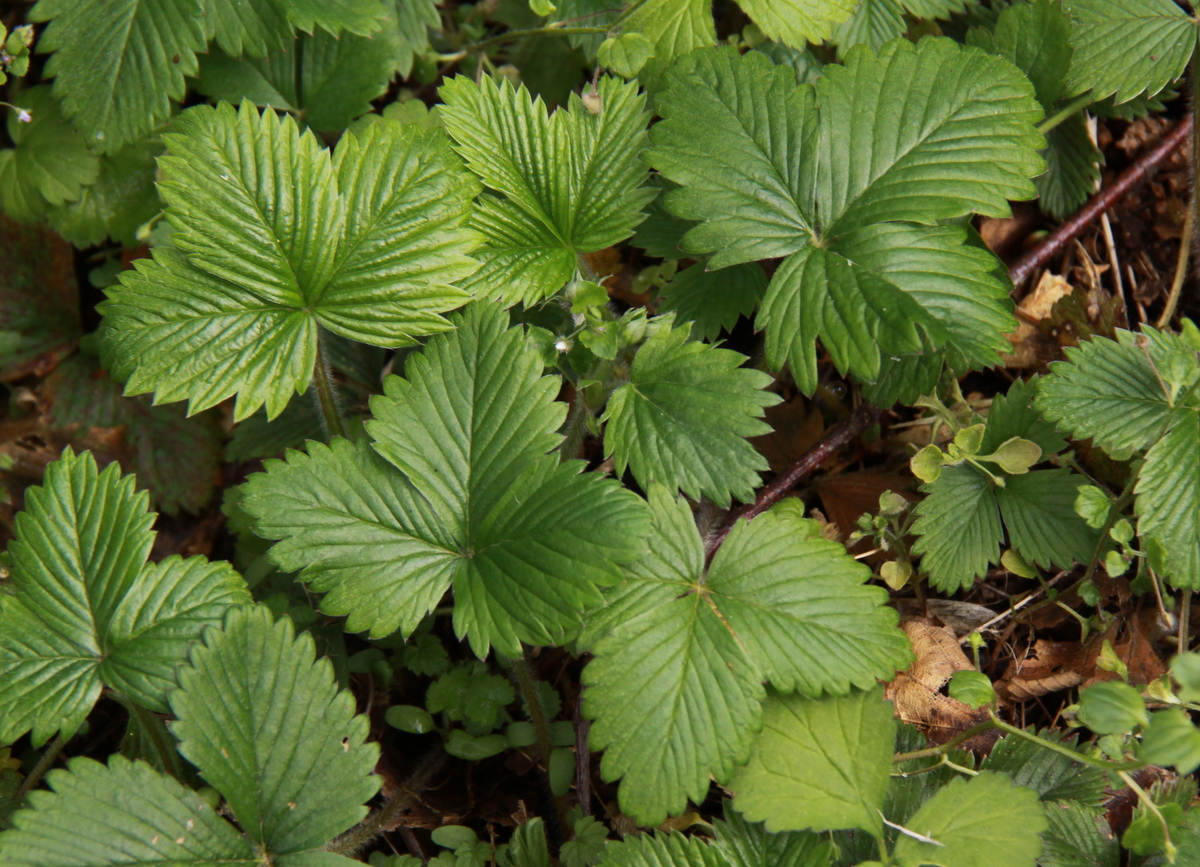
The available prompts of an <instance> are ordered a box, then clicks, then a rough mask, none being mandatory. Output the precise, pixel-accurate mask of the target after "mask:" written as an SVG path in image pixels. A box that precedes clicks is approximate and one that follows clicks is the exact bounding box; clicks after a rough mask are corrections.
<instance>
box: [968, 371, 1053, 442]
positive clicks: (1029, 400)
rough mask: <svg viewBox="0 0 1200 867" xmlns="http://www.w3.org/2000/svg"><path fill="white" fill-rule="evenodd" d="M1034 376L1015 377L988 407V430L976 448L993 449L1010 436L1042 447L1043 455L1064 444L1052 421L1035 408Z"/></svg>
mask: <svg viewBox="0 0 1200 867" xmlns="http://www.w3.org/2000/svg"><path fill="white" fill-rule="evenodd" d="M1037 382H1038V379H1037V377H1034V378H1033V379H1031V380H1029V381H1028V382H1025V381H1023V380H1020V379H1018V380H1017V381H1016V382H1014V383H1013V384H1012V385H1011V386H1009V388H1008V393H1007V394H998V395H996V397H995V398H994V399H993V400H992V406H991V409H989V410H988V417H987V430H986V432H985V434H984V437H983V442H982V443H980V445H979V449H980V451H981V452H983V453H984V454H987V453H990V452H993V451H995V450H996V449H997V448H999V447H1000V445H1001V444H1002V443H1004V442H1005V441H1006V440H1010V439H1012V438H1013V437H1020V438H1021V439H1026V440H1029V441H1030V442H1033V443H1036V444H1037V445H1038V446H1040V447H1041V450H1042V456H1043V458H1049V457H1050V456H1051V455H1056V454H1058V453H1059V452H1061V451H1062V450H1063V449H1065V448H1066V447H1067V441H1066V440H1064V439H1063V438H1062V437H1061V436H1060V435H1059V434H1058V432H1057V431H1055V429H1054V424H1053V423H1052V422H1048V421H1046V420H1045V419H1043V418H1042V417H1041V415H1040V414H1039V413H1038V411H1037V410H1036V409H1035V408H1034V405H1033V401H1034V398H1035V397H1036V395H1037V387H1036V384H1037Z"/></svg>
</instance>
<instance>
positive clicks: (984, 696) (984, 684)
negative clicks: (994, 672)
mask: <svg viewBox="0 0 1200 867" xmlns="http://www.w3.org/2000/svg"><path fill="white" fill-rule="evenodd" d="M950 697H951V698H953V699H956V700H958V701H961V702H962V703H963V704H965V705H967V706H968V707H971V708H977V707H982V706H983V705H985V704H991V703H992V702H994V701H995V700H996V690H995V688H994V687H993V686H992V681H991V678H989V677H988V676H987V675H986V674H984V673H983V672H982V671H975V670H973V669H970V668H968V669H964V670H962V671H956V672H954V674H953V675H951V676H950Z"/></svg>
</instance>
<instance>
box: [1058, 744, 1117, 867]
mask: <svg viewBox="0 0 1200 867" xmlns="http://www.w3.org/2000/svg"><path fill="white" fill-rule="evenodd" d="M1043 752H1046V751H1045V750H1043ZM1046 819H1047V821H1048V822H1049V824H1050V828H1049V829H1048V830H1047V831H1046V832H1045V833H1044V834H1042V844H1043V846H1044V849H1043V851H1042V855H1041V857H1040V858H1039V859H1038V864H1040V865H1042V867H1117V865H1119V864H1120V863H1121V847H1120V845H1119V844H1118V843H1117V839H1116V837H1114V836H1113V833H1112V828H1110V827H1109V824H1108V822H1107V820H1106V819H1105V818H1104V811H1102V810H1098V809H1096V808H1094V807H1085V806H1083V805H1082V804H1079V803H1075V802H1072V801H1060V802H1058V803H1057V804H1053V805H1051V806H1049V807H1047V808H1046Z"/></svg>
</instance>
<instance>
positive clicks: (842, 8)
mask: <svg viewBox="0 0 1200 867" xmlns="http://www.w3.org/2000/svg"><path fill="white" fill-rule="evenodd" d="M741 5H742V7H743V8H744V9H745V10H746V13H747V14H748V15H749V16H750V17H751V18H753V19H754V23H755V24H757V25H758V26H759V29H761V30H762V32H763V33H765V34H766V35H767V36H768V37H770V38H771V39H774V40H775V41H776V42H783V43H785V44H787V45H791V46H793V47H795V48H804V47H805V45H806V43H807V42H815V43H820V42H823V41H825V40H826V39H828V38H829V37H830V35H831V34H832V33H833V27H834V25H835V24H840V23H841V22H843V21H845V20H846V19H847V18H849V17H850V13H851V12H853V11H854V0H743V2H742V4H741Z"/></svg>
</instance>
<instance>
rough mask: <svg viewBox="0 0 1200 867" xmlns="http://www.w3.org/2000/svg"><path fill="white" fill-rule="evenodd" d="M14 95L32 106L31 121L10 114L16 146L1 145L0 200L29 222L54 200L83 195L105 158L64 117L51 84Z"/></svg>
mask: <svg viewBox="0 0 1200 867" xmlns="http://www.w3.org/2000/svg"><path fill="white" fill-rule="evenodd" d="M14 99H16V100H17V101H18V102H19V103H20V107H21V108H23V109H25V110H26V111H28V112H29V114H30V116H31V118H32V119H31V120H30V121H29V123H21V121H20V120H18V117H19V115H18V113H17V112H15V111H12V110H11V109H10V110H8V111H7V114H8V136H9V138H10V139H12V142H13V147H11V148H7V149H4V150H0V204H3V205H4V211H5V213H7V214H8V215H9V216H10V217H12V218H13V219H14V220H19V221H21V222H29V221H30V220H35V219H37V218H38V217H40V216H41V215H42V214H43V213H44V212H45V211H46V209H47V207H48V206H50V205H61V204H62V203H64V202H73V201H75V200H76V199H78V198H79V197H80V196H81V195H83V192H84V190H85V188H86V187H88V186H89V185H90V184H94V183H95V182H96V179H97V178H98V177H99V176H100V161H99V160H98V159H97V158H96V157H95V155H93V154H92V153H91V152H90V151H89V150H88V147H87V143H86V142H85V141H84V139H83V136H81V135H80V134H79V133H78V132H76V131H75V129H74V128H73V127H72V126H71V124H70V122H69V121H67V120H66V119H64V118H63V116H62V111H61V109H60V106H59V103H58V101H57V100H56V99H55V98H54V97H53V96H51V94H50V88H49V87H46V86H42V87H34V88H30V89H29V90H24V91H21V92H20V93H18V94H17V95H16V96H15V97H14Z"/></svg>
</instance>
